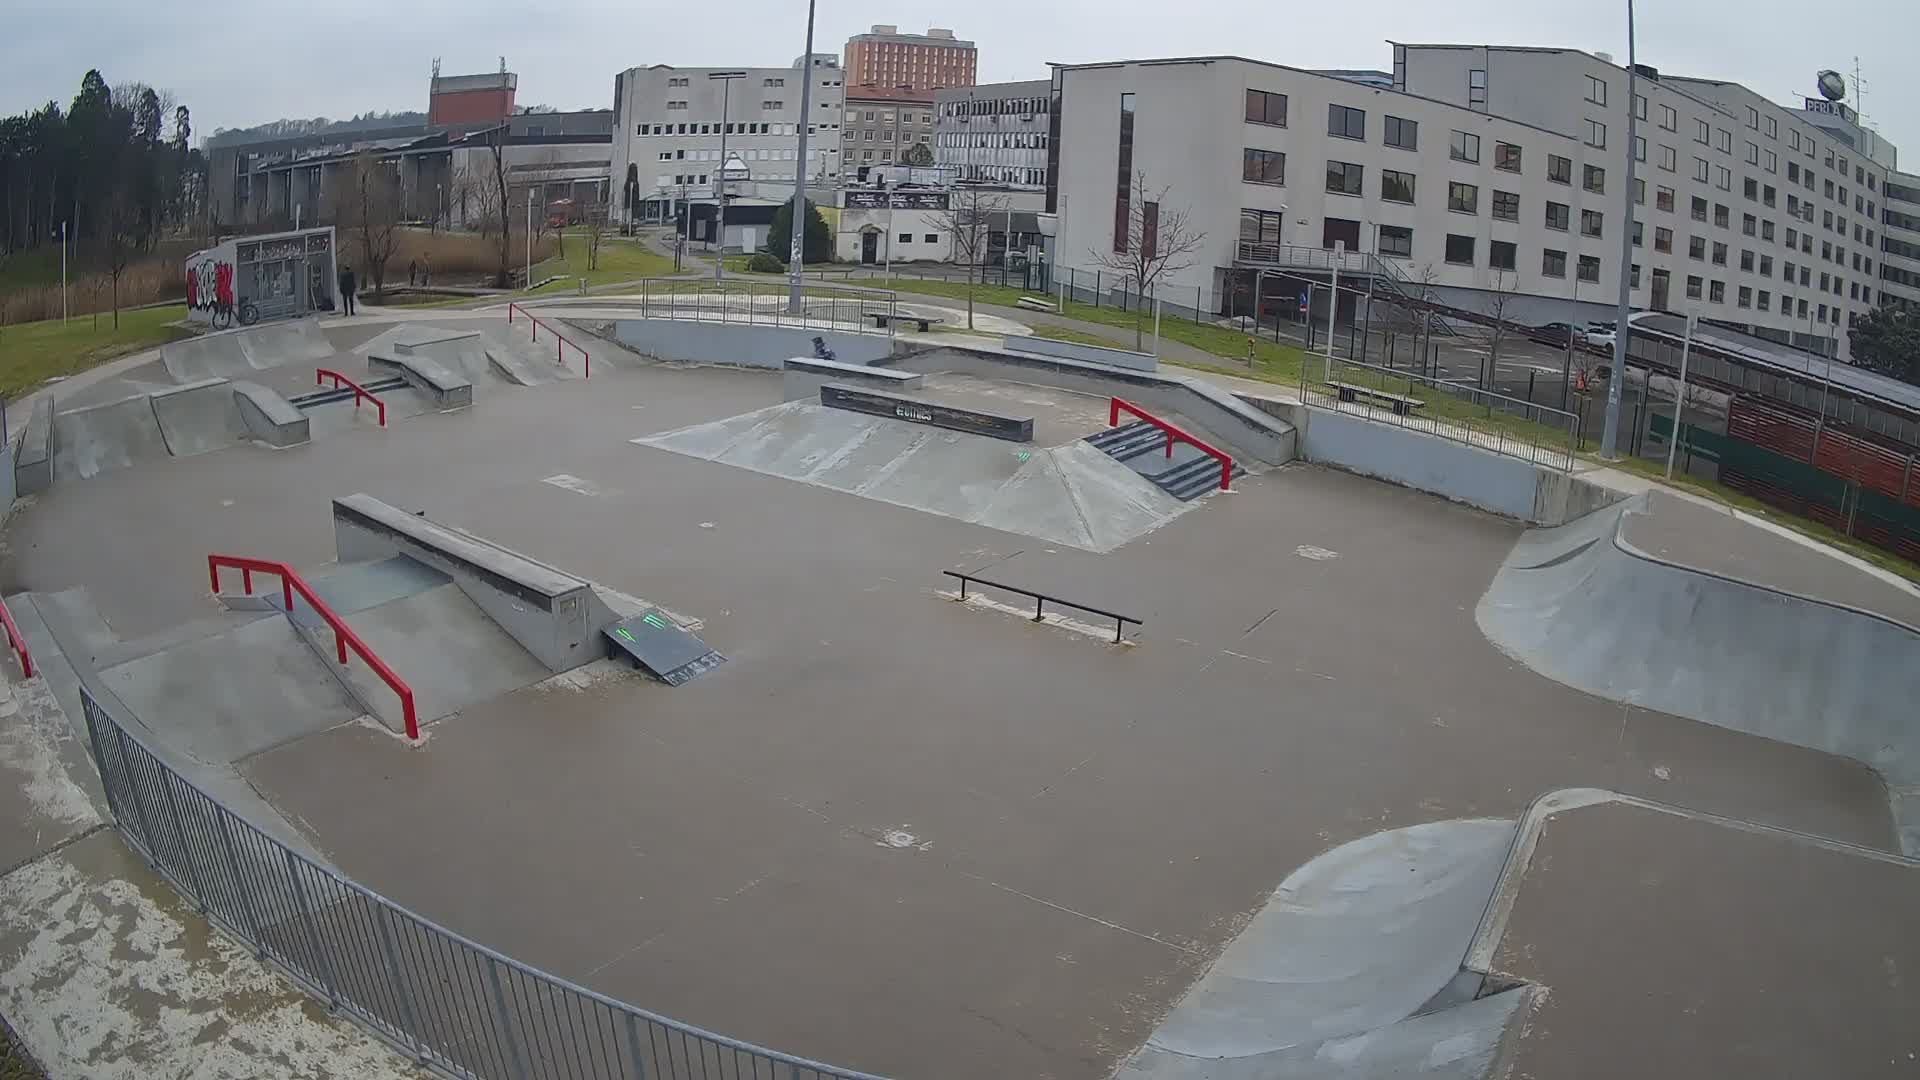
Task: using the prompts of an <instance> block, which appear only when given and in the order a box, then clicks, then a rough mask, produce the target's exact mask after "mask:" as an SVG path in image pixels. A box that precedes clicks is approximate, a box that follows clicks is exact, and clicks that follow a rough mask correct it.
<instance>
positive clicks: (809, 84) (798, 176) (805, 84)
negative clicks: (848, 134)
mask: <svg viewBox="0 0 1920 1080" xmlns="http://www.w3.org/2000/svg"><path fill="white" fill-rule="evenodd" d="M813 4H814V0H807V47H806V51H805V52H802V53H801V54H800V68H801V78H800V123H798V124H796V125H795V126H796V127H797V128H799V130H800V150H799V153H798V154H797V155H796V156H795V157H794V169H793V215H792V217H790V218H789V219H788V225H789V226H790V228H789V229H788V231H789V232H790V233H792V240H793V243H792V245H791V246H790V247H789V248H788V249H787V251H788V260H787V273H788V275H789V277H788V280H787V310H788V311H789V312H790V313H792V314H794V315H799V314H800V313H801V310H802V308H801V305H800V279H801V276H802V275H803V274H805V273H806V264H805V263H804V262H803V261H802V256H804V255H805V254H806V250H805V249H804V248H803V247H802V246H801V240H802V239H803V238H804V237H805V235H806V231H807V128H808V127H809V126H810V125H811V124H812V123H813V80H814V74H813Z"/></svg>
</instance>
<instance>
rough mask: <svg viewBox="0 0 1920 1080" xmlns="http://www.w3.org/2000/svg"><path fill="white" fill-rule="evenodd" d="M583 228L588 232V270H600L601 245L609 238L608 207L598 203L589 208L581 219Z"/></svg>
mask: <svg viewBox="0 0 1920 1080" xmlns="http://www.w3.org/2000/svg"><path fill="white" fill-rule="evenodd" d="M581 228H582V229H583V230H585V232H586V239H587V269H588V270H590V271H591V270H598V269H600V245H601V243H602V242H604V241H605V240H606V238H607V230H608V228H609V225H608V222H607V205H606V204H605V203H597V204H595V205H593V206H589V207H587V210H586V216H585V217H583V218H582V219H581Z"/></svg>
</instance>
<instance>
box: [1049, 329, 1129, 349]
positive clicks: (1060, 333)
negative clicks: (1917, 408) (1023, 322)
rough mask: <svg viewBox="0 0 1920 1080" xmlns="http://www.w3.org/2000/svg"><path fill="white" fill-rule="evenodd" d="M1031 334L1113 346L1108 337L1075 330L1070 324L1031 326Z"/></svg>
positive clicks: (1084, 343) (1081, 343)
mask: <svg viewBox="0 0 1920 1080" xmlns="http://www.w3.org/2000/svg"><path fill="white" fill-rule="evenodd" d="M1033 336H1034V337H1040V338H1049V339H1051V340H1054V341H1071V342H1075V343H1077V344H1080V345H1098V346H1100V347H1101V348H1103V349H1111V348H1113V347H1114V341H1113V339H1112V338H1110V337H1105V336H1103V335H1100V334H1095V333H1090V332H1088V331H1086V330H1075V329H1074V328H1073V327H1071V326H1036V327H1034V328H1033Z"/></svg>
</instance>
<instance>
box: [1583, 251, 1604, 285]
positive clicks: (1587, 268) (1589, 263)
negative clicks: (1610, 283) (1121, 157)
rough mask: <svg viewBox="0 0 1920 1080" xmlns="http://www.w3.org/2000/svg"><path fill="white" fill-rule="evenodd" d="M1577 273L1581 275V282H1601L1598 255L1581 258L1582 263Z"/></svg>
mask: <svg viewBox="0 0 1920 1080" xmlns="http://www.w3.org/2000/svg"><path fill="white" fill-rule="evenodd" d="M1577 272H1578V273H1579V275H1580V280H1581V281H1599V280H1600V256H1598V255H1582V256H1580V263H1579V266H1578V267H1577Z"/></svg>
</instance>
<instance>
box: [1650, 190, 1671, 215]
mask: <svg viewBox="0 0 1920 1080" xmlns="http://www.w3.org/2000/svg"><path fill="white" fill-rule="evenodd" d="M1653 208H1654V209H1655V210H1665V211H1666V212H1667V213H1669V214H1671V213H1673V189H1672V188H1670V187H1656V188H1654V189H1653Z"/></svg>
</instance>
